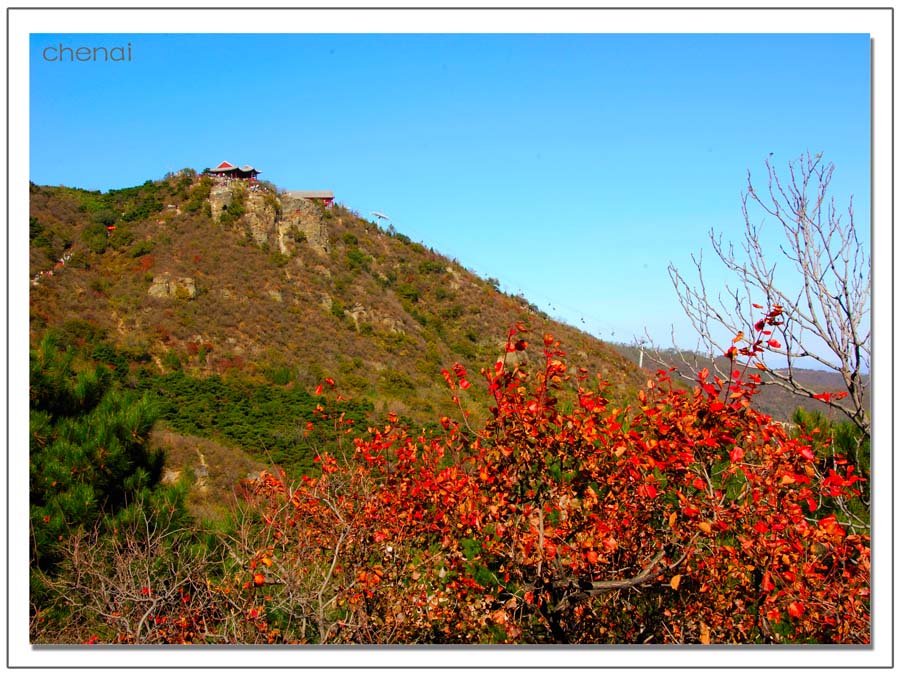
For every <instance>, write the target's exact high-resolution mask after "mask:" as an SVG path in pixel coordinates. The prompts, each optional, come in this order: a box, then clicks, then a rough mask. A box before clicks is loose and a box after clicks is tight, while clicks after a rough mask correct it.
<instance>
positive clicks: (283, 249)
mask: <svg viewBox="0 0 900 675" xmlns="http://www.w3.org/2000/svg"><path fill="white" fill-rule="evenodd" d="M239 189H245V187H244V186H243V185H238V184H227V183H217V184H215V185H213V187H212V190H211V191H210V194H209V204H210V208H211V211H212V216H213V218H214V219H216V220H219V219H220V218H221V216H222V212H223V211H224V210H225V208H226V207H227V206H230V205H231V203H232V202H233V201H234V194H235V190H239ZM244 208H245V213H244V215H243V217H242V218H241V219H240V220H239V221H238V223H237V226H238V227H244V228H246V230H247V232H248V234H249V235H250V237H251V238H252V239H253V241H254V242H255V243H256V244H258V245H260V246H262V245H263V244H270V245H273V244H274V245H275V246H277V247H278V251H279V252H280V253H281V254H283V255H290V254H292V253H293V252H294V251H296V250H297V246H298V245H300V244H301V243H305V244H306V245H308V246H309V247H310V248H312V250H314V251H316V252H317V253H319V254H322V255H325V254H327V253H328V251H329V250H330V248H331V243H330V241H329V239H328V227H327V225H326V224H325V221H324V220H323V218H322V215H321V211H320V210H319V208H318V207H317V206H316V205H315V204H313V203H312V202H310V201H308V200H306V199H302V198H300V197H294V196H290V195H287V194H282V195H280V196H278V197H277V198H276V199H275V200H273V199H272V196H271V195H270V194H268V193H266V192H262V191H259V192H255V191H253V190H251V191H249V192H247V195H246V198H245V203H244ZM279 209H280V210H279Z"/></svg>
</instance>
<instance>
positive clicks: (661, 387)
mask: <svg viewBox="0 0 900 675" xmlns="http://www.w3.org/2000/svg"><path fill="white" fill-rule="evenodd" d="M777 314H778V312H777V310H776V312H773V313H770V314H769V315H767V318H773V320H774V317H776V316H777ZM517 328H518V330H513V331H510V335H509V340H508V343H507V351H508V352H514V351H522V350H525V349H527V343H526V342H525V340H524V339H523V333H524V329H523V328H522V327H521V326H519V327H517ZM760 345H761V343H760V342H759V341H757V343H756V344H755V345H753V346H752V347H751V348H749V353H746V354H744V355H745V356H748V357H752V356H753V353H754V350H757V351H758V349H760V348H761V346H760ZM542 350H543V357H544V358H543V367H542V368H541V369H540V370H539V371H538V372H535V373H533V374H531V375H529V374H528V373H527V372H526V371H525V370H524V368H523V367H520V366H515V367H509V366H507V363H506V361H505V360H499V361H498V362H497V363H496V364H495V365H494V366H493V367H492V368H490V369H486V370H483V371H482V375H483V377H484V380H485V382H486V384H487V387H488V389H489V391H490V392H491V394H492V395H493V397H494V400H495V402H496V405H495V406H494V407H493V408H492V410H491V412H492V418H491V419H490V420H489V421H488V423H487V424H486V425H485V426H484V428H483V429H479V430H475V429H471V428H470V427H469V426H468V421H467V416H466V413H465V411H464V409H463V406H462V404H461V401H460V399H459V396H460V395H462V393H461V390H464V389H466V388H468V386H469V381H468V379H467V374H466V372H465V370H464V369H463V368H462V367H461V366H456V367H455V368H454V369H453V371H452V372H449V371H446V372H445V373H444V375H445V379H446V380H447V382H448V385H449V387H450V389H451V390H452V392H453V396H454V401H455V402H456V403H457V406H458V409H459V411H460V412H461V415H462V417H461V419H460V420H459V421H454V420H451V419H450V418H448V417H443V418H442V419H441V424H442V426H443V432H442V433H440V434H437V435H426V434H424V433H423V434H414V433H412V432H411V431H410V430H408V429H406V428H403V427H401V426H398V425H397V424H396V421H395V420H394V421H392V422H391V423H389V424H387V425H385V426H383V427H380V428H370V429H368V431H367V433H366V434H365V436H364V437H362V438H356V439H355V440H354V441H353V447H352V448H347V449H346V451H345V452H344V453H343V454H341V453H338V456H333V455H328V454H322V455H320V457H319V458H318V461H319V463H320V465H321V467H322V475H321V477H319V478H315V479H313V478H308V477H305V478H304V479H303V480H302V481H301V482H300V483H299V484H297V485H289V484H288V483H287V482H286V480H285V477H284V476H283V475H282V476H280V477H279V476H274V475H271V474H264V475H263V476H261V477H260V479H258V480H256V481H254V482H252V483H250V484H248V485H247V486H246V487H247V488H248V489H249V494H250V496H249V500H250V502H251V505H252V507H253V510H254V512H255V513H257V514H258V516H259V519H260V528H261V529H260V533H261V534H260V535H259V536H260V543H259V546H258V547H257V549H258V552H259V553H258V555H257V556H256V558H255V559H254V561H253V563H252V567H253V568H252V569H247V579H246V582H247V583H246V584H245V591H246V592H248V593H254V594H257V595H259V594H260V593H261V592H263V591H265V593H266V596H265V597H267V598H268V600H265V601H262V602H261V603H260V605H261V606H262V607H264V608H265V609H266V612H267V616H268V617H269V618H270V623H269V624H267V629H268V630H271V626H272V625H276V624H278V622H279V621H282V622H283V621H284V620H285V619H284V617H285V616H287V615H288V614H290V616H291V617H292V618H291V621H292V622H293V625H294V626H295V627H299V626H301V625H302V626H303V630H302V631H300V632H298V633H296V635H297V637H296V639H297V640H301V641H306V640H309V641H317V642H354V643H385V642H399V643H411V642H465V643H472V642H548V641H551V642H590V643H598V642H607V643H641V642H668V643H697V642H699V643H712V642H715V643H758V642H791V643H795V642H816V643H832V642H834V643H868V642H869V635H870V628H869V617H870V614H869V538H868V535H867V534H866V533H865V532H864V531H855V530H854V528H852V527H851V525H850V523H847V522H844V521H842V520H841V519H840V518H841V512H840V511H839V510H838V509H836V508H835V506H834V505H835V504H836V501H835V500H839V499H848V498H852V497H853V496H854V495H856V494H858V492H857V490H856V489H855V487H854V486H855V483H856V482H857V481H858V480H859V479H858V478H857V477H856V476H855V475H854V467H852V466H849V465H848V464H846V463H844V464H837V465H835V466H831V467H830V468H829V469H828V470H827V475H826V469H825V467H823V466H820V465H818V464H817V463H816V460H815V455H814V454H813V453H811V452H810V450H809V447H808V446H807V445H805V444H804V441H803V440H802V439H791V438H789V437H788V436H787V434H786V433H785V431H784V429H783V428H782V427H781V426H780V425H777V424H775V423H774V422H773V421H772V420H771V418H769V417H768V416H766V415H763V414H761V413H759V412H757V411H755V410H754V409H753V408H752V405H751V403H752V399H753V395H754V394H755V391H756V385H757V383H758V378H757V377H756V376H754V375H750V376H749V377H745V375H746V370H747V369H746V368H744V372H743V373H742V372H741V371H740V370H735V371H734V373H733V377H732V380H731V381H729V382H723V381H721V380H719V379H718V378H714V379H712V380H710V379H709V374H708V373H706V372H702V373H700V375H699V377H698V382H697V386H696V387H694V388H693V390H691V391H686V390H683V389H679V388H677V387H675V386H674V385H673V383H672V382H671V381H670V380H669V377H668V375H667V373H665V372H660V373H658V375H657V378H656V380H655V381H650V382H648V383H647V389H646V391H644V392H641V394H640V405H639V406H637V407H635V408H634V409H631V408H625V409H610V408H609V406H608V402H607V400H606V399H605V398H604V396H603V387H604V383H603V382H602V381H600V380H599V377H598V381H597V382H596V383H595V384H594V385H593V386H589V384H588V381H587V373H585V372H578V373H570V372H569V370H568V369H567V367H566V365H565V362H564V358H565V354H564V352H563V351H562V350H561V349H560V345H559V343H558V342H557V341H556V340H554V338H552V337H551V336H549V335H548V336H545V337H544V338H543V344H542ZM742 353H743V352H742ZM734 356H735V357H736V356H737V355H736V354H735V355H734ZM322 415H323V418H326V419H328V416H327V414H326V413H325V412H324V409H323V410H322ZM329 421H330V422H333V423H336V424H339V425H342V426H344V427H346V434H347V435H346V437H347V438H349V437H350V434H351V431H352V427H351V425H348V424H347V422H346V420H343V419H342V418H338V419H330V420H329ZM263 559H265V575H264V576H263V584H260V583H258V581H259V580H260V579H259V576H260V574H259V571H258V565H259V564H260V563H259V561H261V560H263ZM254 575H257V576H254ZM288 605H290V606H291V607H292V609H291V611H290V612H286V610H285V609H284V608H285V607H287V606H288ZM279 617H281V619H279ZM282 635H284V636H285V638H287V637H288V635H289V631H287V630H283V629H282Z"/></svg>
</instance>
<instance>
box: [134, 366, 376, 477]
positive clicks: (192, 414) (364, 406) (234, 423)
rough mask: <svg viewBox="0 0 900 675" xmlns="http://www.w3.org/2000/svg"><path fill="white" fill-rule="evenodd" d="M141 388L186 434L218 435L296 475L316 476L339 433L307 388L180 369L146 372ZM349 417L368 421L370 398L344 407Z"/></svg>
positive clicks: (214, 436) (172, 423) (164, 417)
mask: <svg viewBox="0 0 900 675" xmlns="http://www.w3.org/2000/svg"><path fill="white" fill-rule="evenodd" d="M139 386H140V387H142V388H144V389H145V390H146V391H147V392H148V394H150V395H151V396H152V397H153V400H154V401H155V403H156V405H157V407H158V409H159V411H160V415H161V417H162V419H164V420H165V422H166V424H167V425H168V426H169V427H171V428H172V429H174V430H175V431H179V432H181V433H186V434H192V435H195V436H201V437H208V438H215V439H217V440H221V441H223V442H227V443H229V444H233V445H236V446H239V447H241V448H244V449H245V450H246V451H247V452H249V453H251V454H252V455H254V456H255V457H257V458H258V459H260V460H262V461H265V462H270V463H274V464H278V465H279V466H282V467H284V468H285V469H287V470H288V471H290V472H291V474H292V475H297V476H299V475H303V474H308V475H315V474H317V473H318V468H317V467H316V465H315V463H314V462H313V460H314V458H315V455H316V454H317V453H318V452H321V451H322V450H323V449H324V448H325V447H330V446H331V444H332V443H333V440H334V439H333V438H331V437H329V435H328V433H327V432H324V431H323V430H322V428H321V427H322V425H316V428H315V429H314V430H313V431H312V432H308V430H307V426H306V425H307V423H309V422H314V421H316V420H317V417H316V415H315V410H316V406H317V405H318V404H319V403H320V399H318V398H317V397H315V396H313V395H311V394H309V393H307V392H306V391H303V390H302V389H296V388H287V387H284V386H278V385H273V384H269V383H255V382H251V381H249V380H245V379H240V378H228V379H226V378H222V377H220V376H218V375H213V376H210V377H206V378H197V377H193V376H191V375H188V374H186V373H185V372H184V371H181V370H179V371H176V372H172V373H169V374H166V375H150V374H145V376H144V377H143V378H142V380H141V382H140V384H139ZM341 411H342V412H344V413H345V414H346V415H347V417H348V418H350V419H356V420H363V419H366V418H367V416H368V415H369V414H370V413H371V411H372V404H371V403H368V402H364V401H358V402H353V401H351V402H348V403H345V404H344V405H343V406H342V407H341Z"/></svg>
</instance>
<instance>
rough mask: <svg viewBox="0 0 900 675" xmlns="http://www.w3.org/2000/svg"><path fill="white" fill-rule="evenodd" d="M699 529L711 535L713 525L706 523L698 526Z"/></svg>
mask: <svg viewBox="0 0 900 675" xmlns="http://www.w3.org/2000/svg"><path fill="white" fill-rule="evenodd" d="M697 527H699V528H700V529H701V530H703V531H704V532H705V533H706V534H709V533H710V532H712V525H710V524H709V523H707V522H706V521H704V522H702V523H700V524H699V525H697Z"/></svg>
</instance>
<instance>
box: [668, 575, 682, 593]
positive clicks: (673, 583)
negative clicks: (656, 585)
mask: <svg viewBox="0 0 900 675" xmlns="http://www.w3.org/2000/svg"><path fill="white" fill-rule="evenodd" d="M680 583H681V575H680V574H676V575H675V576H674V577H672V580H671V581H670V582H669V586H671V587H672V590H673V591H677V590H678V584H680Z"/></svg>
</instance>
